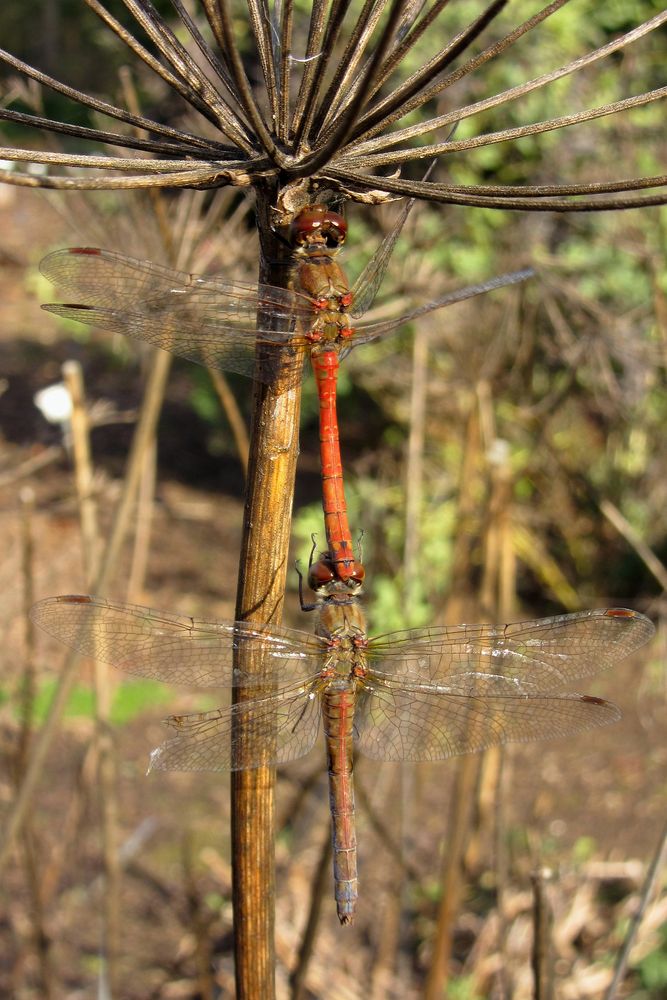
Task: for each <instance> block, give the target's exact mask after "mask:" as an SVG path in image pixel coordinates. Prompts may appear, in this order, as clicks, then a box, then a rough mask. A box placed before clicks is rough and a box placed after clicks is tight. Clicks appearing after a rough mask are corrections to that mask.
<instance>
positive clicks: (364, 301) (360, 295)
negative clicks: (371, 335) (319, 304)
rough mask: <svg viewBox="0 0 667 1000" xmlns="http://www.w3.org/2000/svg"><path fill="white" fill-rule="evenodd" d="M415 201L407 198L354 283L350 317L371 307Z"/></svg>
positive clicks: (426, 178) (433, 164)
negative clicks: (389, 229)
mask: <svg viewBox="0 0 667 1000" xmlns="http://www.w3.org/2000/svg"><path fill="white" fill-rule="evenodd" d="M436 162H437V161H436V160H433V162H432V163H431V165H430V166H429V168H428V170H427V171H426V173H425V174H424V176H423V178H422V180H423V181H425V180H428V178H429V175H430V173H431V171H432V170H433V168H434V167H435V165H436ZM416 201H417V199H416V198H408V200H407V201H406V202H404V204H403V206H402V208H401V211H400V213H399V216H398V218H397V219H396V222H395V224H394V228H393V229H392V230H391V232H390V233H388V234H387V235H386V236H385V238H384V239H383V240H382V243H380V246H379V247H378V248H377V250H376V251H375V253H374V254H373V256H372V257H371V259H370V260H369V262H368V264H367V265H366V267H365V268H364V269H363V271H362V272H361V274H360V275H359V277H358V278H357V280H356V281H355V283H354V286H353V288H352V309H351V315H352V316H363V314H364V313H365V312H367V311H368V310H369V309H370V307H371V306H372V305H373V302H374V301H375V296H376V295H377V293H378V289H379V287H380V285H381V284H382V280H383V278H384V275H385V271H386V270H387V264H388V263H389V258H390V257H391V255H392V253H393V252H394V247H395V246H396V241H397V240H398V237H399V236H400V235H401V233H402V231H403V226H404V225H405V223H406V221H407V218H408V216H409V214H410V212H411V211H412V208H413V205H414V204H415V202H416Z"/></svg>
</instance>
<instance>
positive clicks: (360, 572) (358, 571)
mask: <svg viewBox="0 0 667 1000" xmlns="http://www.w3.org/2000/svg"><path fill="white" fill-rule="evenodd" d="M365 576H366V570H365V569H364V567H363V566H362V565H361V563H359V562H355V564H354V569H353V570H352V574H351V579H352V580H355V581H356V582H357V583H363V582H364V577H365Z"/></svg>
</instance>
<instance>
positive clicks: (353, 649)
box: [31, 554, 655, 924]
mask: <svg viewBox="0 0 667 1000" xmlns="http://www.w3.org/2000/svg"><path fill="white" fill-rule="evenodd" d="M363 576H364V571H363V567H362V566H361V565H360V564H359V563H356V564H355V568H354V578H351V579H349V580H348V581H343V580H341V579H340V577H339V575H338V572H337V567H336V565H335V563H334V562H333V559H332V558H331V556H330V555H329V554H326V555H324V556H322V557H321V558H320V559H319V560H318V561H317V562H315V563H312V564H311V566H310V568H309V573H308V583H309V585H310V587H311V588H312V589H313V591H314V592H315V594H316V595H317V602H316V604H313V605H305V604H304V602H303V596H302V595H301V604H302V607H303V608H304V610H309V609H312V608H317V610H318V612H319V613H318V620H317V626H316V628H315V633H314V634H310V633H308V632H302V631H299V630H297V629H292V628H285V627H275V626H270V625H258V624H256V623H254V622H240V621H236V622H234V621H222V622H205V621H197V620H196V619H194V618H189V617H185V616H183V615H175V614H169V613H168V612H163V611H152V610H151V609H150V608H143V607H137V606H135V605H131V604H117V603H114V602H112V601H106V600H102V599H101V598H97V597H87V596H65V597H50V598H47V599H46V600H43V601H40V602H39V603H38V604H36V605H35V606H34V607H33V609H32V612H31V616H32V619H33V621H35V622H36V623H37V624H38V625H40V626H41V627H42V628H43V629H45V630H46V631H47V632H49V633H50V634H51V635H54V636H55V637H56V638H58V639H60V640H62V641H63V642H65V643H67V644H68V645H70V646H72V647H73V648H74V649H76V650H78V651H79V652H81V653H84V654H85V655H88V656H94V657H97V659H99V660H103V661H105V662H107V663H110V664H112V665H113V666H116V667H119V668H120V669H121V670H126V671H128V672H130V673H135V674H141V675H142V676H143V677H151V678H154V679H157V680H160V681H164V682H166V683H168V684H183V685H188V686H190V687H197V688H226V689H227V690H228V691H229V690H231V689H233V688H237V689H238V688H242V689H244V690H243V700H239V701H236V702H235V703H234V704H232V705H230V706H228V707H225V708H218V709H216V710H215V711H210V712H203V713H200V714H197V715H186V716H179V715H177V716H172V717H171V718H170V719H168V720H167V723H168V725H170V726H171V727H172V728H173V729H174V730H175V731H176V735H175V736H174V737H173V738H172V739H169V740H167V741H166V742H165V743H163V744H162V745H161V746H159V747H158V748H157V749H156V750H153V752H152V754H151V767H153V768H156V769H158V770H178V771H199V770H204V771H217V770H241V769H244V768H252V767H260V766H264V765H272V764H278V763H284V762H285V761H289V760H294V759H295V758H297V757H301V756H303V755H304V754H307V753H308V751H309V750H310V749H311V747H312V746H313V744H314V743H315V740H316V738H317V734H318V732H319V729H320V723H323V729H324V735H325V739H326V748H327V757H328V764H329V786H330V800H331V811H332V822H333V848H334V880H335V895H336V904H337V910H338V918H339V920H340V922H341V923H342V924H349V923H352V921H353V919H354V915H355V909H356V901H357V857H356V836H355V829H354V792H353V785H352V763H353V747H355V746H356V748H357V749H358V750H359V751H360V752H361V753H362V754H365V755H366V756H367V757H372V758H374V759H376V760H392V761H406V760H409V761H427V760H428V761H430V760H442V759H444V758H446V757H452V756H454V755H456V754H462V753H471V752H474V751H477V750H483V749H485V748H487V747H492V746H497V745H499V744H502V743H509V742H524V741H529V740H542V739H550V738H551V739H557V738H561V737H565V736H571V735H573V734H574V733H578V732H581V731H582V730H585V729H590V728H592V727H594V726H604V725H607V724H608V723H611V722H615V721H616V720H617V719H619V718H620V715H621V713H620V711H619V709H618V708H617V707H616V706H615V705H613V704H611V703H610V702H608V701H603V700H602V699H601V698H595V697H592V696H590V695H580V694H567V693H559V692H560V689H562V688H563V687H564V686H566V685H567V684H569V683H570V682H571V681H573V680H575V679H576V678H579V677H589V676H590V675H592V674H594V673H597V672H598V671H599V670H603V669H606V668H608V667H611V666H612V665H613V664H615V663H617V662H618V661H619V660H622V659H623V658H624V657H625V656H627V655H628V654H629V653H631V652H633V651H634V650H636V649H638V648H639V647H640V646H643V645H644V643H646V642H648V640H649V639H650V638H651V636H652V635H653V633H654V631H655V630H654V628H653V625H652V623H651V622H650V621H649V619H648V618H646V617H645V616H644V615H642V614H639V613H638V612H636V611H628V610H626V609H624V608H605V609H599V610H595V611H580V612H577V613H576V614H569V615H557V616H556V617H553V618H542V619H541V620H538V621H528V622H516V623H513V624H511V625H455V626H442V627H434V628H424V629H413V630H408V631H402V632H390V633H388V634H386V635H380V636H376V637H375V638H371V639H369V638H368V637H367V635H366V625H365V621H364V614H363V611H362V608H361V605H360V602H359V600H358V594H359V592H360V590H361V587H362V582H363ZM247 655H249V656H251V657H252V658H253V661H254V662H255V661H257V660H260V661H261V663H262V666H263V673H262V676H261V677H258V676H256V675H255V674H252V675H251V674H249V673H247V672H246V671H244V669H243V667H242V666H239V664H243V662H246V663H247V660H245V657H246V656H247Z"/></svg>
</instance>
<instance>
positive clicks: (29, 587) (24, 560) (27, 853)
mask: <svg viewBox="0 0 667 1000" xmlns="http://www.w3.org/2000/svg"><path fill="white" fill-rule="evenodd" d="M20 500H21V577H22V581H23V587H22V590H23V620H24V622H25V625H26V629H25V650H26V657H25V667H24V671H23V676H22V678H21V688H20V691H19V712H20V717H21V728H20V731H19V740H18V745H17V748H16V760H15V772H14V779H15V783H16V787H17V788H19V787H20V785H21V781H22V778H23V771H24V769H25V764H26V760H27V758H28V753H29V748H30V740H31V737H32V716H33V708H34V698H35V626H34V625H33V623H32V622H31V620H30V617H29V615H28V611H29V610H30V607H31V605H32V603H33V600H34V586H33V550H34V546H33V528H32V524H33V520H32V519H33V512H34V506H35V496H34V493H33V491H32V490H31V489H30V488H29V487H26V488H24V489H23V490H22V491H21V495H20ZM22 840H23V842H22V845H21V846H22V848H23V857H24V863H25V873H26V882H27V886H28V894H29V898H30V921H31V924H32V926H31V933H32V938H33V942H34V947H35V951H36V953H37V955H38V960H39V974H40V979H41V983H40V989H41V991H42V995H43V996H44V997H45V998H46V1000H49V998H50V997H51V996H52V995H53V989H52V987H53V981H54V977H53V968H52V962H51V951H50V939H49V936H48V933H47V929H46V924H45V920H44V891H43V884H42V878H43V876H42V871H41V866H40V864H39V861H40V851H39V844H38V842H37V841H36V838H35V834H34V830H33V822H32V815H28V817H27V819H26V825H25V830H24V836H23V838H22Z"/></svg>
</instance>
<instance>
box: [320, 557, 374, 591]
mask: <svg viewBox="0 0 667 1000" xmlns="http://www.w3.org/2000/svg"><path fill="white" fill-rule="evenodd" d="M365 575H366V571H365V570H364V567H363V566H362V565H361V563H359V562H355V564H354V567H353V569H352V572H351V574H350V575H349V576H348V578H347V579H345V580H343V579H342V578H341V577H340V576H339V575H338V573H337V572H336V567H335V565H334V562H333V559H332V558H331V555H330V554H329V553H328V552H326V553H324V555H321V556H320V558H319V559H318V560H317V562H314V563H311V565H310V568H309V570H308V586H309V587H310V589H311V590H312V591H314V593H316V594H317V595H318V596H319V597H332V596H333V595H334V594H347V595H350V596H353V597H355V596H356V595H357V594H358V593H359V592H360V591H361V588H362V586H363V583H364V576H365Z"/></svg>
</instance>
